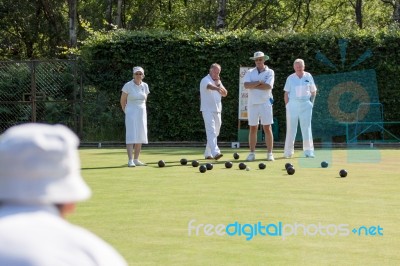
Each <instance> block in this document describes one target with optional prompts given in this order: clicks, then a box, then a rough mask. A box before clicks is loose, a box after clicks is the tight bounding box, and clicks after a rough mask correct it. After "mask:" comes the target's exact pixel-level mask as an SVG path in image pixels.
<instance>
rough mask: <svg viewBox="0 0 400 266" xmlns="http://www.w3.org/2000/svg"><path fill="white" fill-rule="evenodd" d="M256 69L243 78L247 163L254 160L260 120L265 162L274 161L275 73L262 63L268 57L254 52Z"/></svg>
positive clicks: (252, 58)
mask: <svg viewBox="0 0 400 266" xmlns="http://www.w3.org/2000/svg"><path fill="white" fill-rule="evenodd" d="M250 59H251V60H254V62H255V64H256V67H255V68H252V69H250V70H249V71H248V72H247V73H246V75H245V77H244V87H245V89H247V90H248V104H247V111H248V124H249V128H250V130H249V147H250V154H249V155H248V156H247V161H254V160H255V159H256V155H255V150H256V145H257V130H258V124H259V121H260V120H261V125H262V126H263V130H264V133H265V144H266V146H267V161H274V155H273V154H272V149H273V145H274V136H273V135H272V124H273V123H274V122H273V114H272V105H273V96H272V89H273V87H274V81H275V73H274V71H273V70H272V69H270V68H268V66H266V65H265V64H264V63H265V61H266V60H268V59H269V56H267V55H264V53H263V52H255V53H254V56H253V57H250Z"/></svg>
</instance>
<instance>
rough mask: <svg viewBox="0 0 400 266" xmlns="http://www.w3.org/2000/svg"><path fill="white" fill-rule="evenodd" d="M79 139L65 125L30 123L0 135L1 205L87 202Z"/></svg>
mask: <svg viewBox="0 0 400 266" xmlns="http://www.w3.org/2000/svg"><path fill="white" fill-rule="evenodd" d="M78 145H79V139H78V137H77V136H76V135H75V133H73V132H72V131H71V130H70V129H68V128H67V127H66V126H63V125H46V124H36V123H27V124H22V125H18V126H14V127H11V128H10V129H8V130H7V131H6V132H5V133H4V134H3V135H1V136H0V202H16V203H31V204H35V203H38V204H57V203H60V204H62V203H73V202H77V201H82V200H85V199H88V198H89V197H90V195H91V191H90V188H89V187H88V186H87V185H86V183H85V182H84V181H83V179H82V176H81V173H80V172H81V170H80V159H79V154H78V149H77V148H78Z"/></svg>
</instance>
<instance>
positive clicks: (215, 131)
mask: <svg viewBox="0 0 400 266" xmlns="http://www.w3.org/2000/svg"><path fill="white" fill-rule="evenodd" d="M202 113H203V120H204V126H205V129H206V136H207V145H206V150H205V151H204V157H208V156H212V157H214V156H215V155H217V154H218V153H220V152H221V150H220V149H219V147H218V143H217V137H218V135H219V131H220V129H221V124H222V120H221V113H217V112H207V111H203V112H202Z"/></svg>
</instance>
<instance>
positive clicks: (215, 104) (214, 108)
mask: <svg viewBox="0 0 400 266" xmlns="http://www.w3.org/2000/svg"><path fill="white" fill-rule="evenodd" d="M208 84H212V85H215V81H214V80H213V79H212V78H211V76H210V74H208V75H207V76H205V77H204V78H203V79H202V80H201V82H200V102H201V103H200V111H202V112H204V111H208V112H217V113H220V112H222V103H221V97H222V96H221V94H220V93H219V92H218V91H215V90H209V89H207V85H208ZM221 86H223V85H222V82H221Z"/></svg>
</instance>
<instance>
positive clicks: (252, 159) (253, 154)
mask: <svg viewBox="0 0 400 266" xmlns="http://www.w3.org/2000/svg"><path fill="white" fill-rule="evenodd" d="M255 159H256V155H255V153H254V152H251V153H249V155H247V159H246V160H247V161H249V162H251V161H254V160H255Z"/></svg>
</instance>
